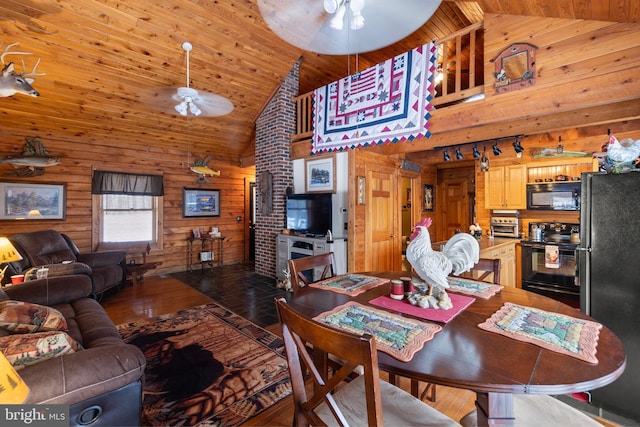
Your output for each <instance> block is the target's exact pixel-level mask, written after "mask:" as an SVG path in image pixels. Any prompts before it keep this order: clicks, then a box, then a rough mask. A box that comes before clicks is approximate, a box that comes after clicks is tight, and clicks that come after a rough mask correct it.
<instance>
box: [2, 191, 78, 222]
mask: <svg viewBox="0 0 640 427" xmlns="http://www.w3.org/2000/svg"><path fill="white" fill-rule="evenodd" d="M65 189H66V187H65V184H33V183H29V182H0V219H20V220H25V219H26V220H42V219H65V214H66V192H65Z"/></svg>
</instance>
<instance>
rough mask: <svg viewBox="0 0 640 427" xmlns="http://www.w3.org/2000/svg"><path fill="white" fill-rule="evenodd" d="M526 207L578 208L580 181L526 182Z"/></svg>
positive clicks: (534, 208)
mask: <svg viewBox="0 0 640 427" xmlns="http://www.w3.org/2000/svg"><path fill="white" fill-rule="evenodd" d="M527 209H532V210H545V211H578V210H580V181H568V182H541V183H537V184H527Z"/></svg>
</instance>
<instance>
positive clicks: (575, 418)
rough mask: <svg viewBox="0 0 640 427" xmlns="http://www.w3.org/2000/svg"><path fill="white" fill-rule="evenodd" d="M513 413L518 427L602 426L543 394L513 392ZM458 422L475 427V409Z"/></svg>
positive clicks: (580, 412) (576, 410) (569, 406)
mask: <svg viewBox="0 0 640 427" xmlns="http://www.w3.org/2000/svg"><path fill="white" fill-rule="evenodd" d="M513 413H514V416H515V418H516V425H517V426H518V427H521V426H522V427H538V426H545V427H602V424H601V423H599V422H598V421H596V420H595V419H593V418H592V417H590V416H589V415H587V414H585V413H584V412H582V411H580V410H578V409H576V408H574V407H573V406H571V405H569V404H567V403H564V402H562V401H561V400H559V399H557V398H555V397H553V396H547V395H544V394H514V395H513ZM460 424H462V425H463V426H464V427H476V426H477V425H478V413H477V412H476V410H474V411H471V412H469V413H468V414H467V415H465V416H464V417H462V419H461V420H460Z"/></svg>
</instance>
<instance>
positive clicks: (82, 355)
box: [20, 343, 146, 404]
mask: <svg viewBox="0 0 640 427" xmlns="http://www.w3.org/2000/svg"><path fill="white" fill-rule="evenodd" d="M145 366H146V360H145V357H144V354H143V353H142V351H140V349H139V348H138V347H136V346H134V345H131V344H124V343H123V344H118V345H111V346H100V347H95V348H89V349H85V350H81V351H78V352H76V353H71V354H65V355H64V356H61V357H56V358H53V359H50V360H46V361H44V362H41V363H37V364H35V365H32V366H27V367H25V368H23V369H21V370H20V376H21V377H22V379H23V380H24V381H25V382H26V383H27V385H28V386H29V389H30V392H29V397H28V399H27V402H25V403H50V404H55V403H59V404H65V403H66V404H70V403H75V402H80V401H83V400H86V399H89V398H92V397H95V396H99V395H101V394H104V393H107V392H110V391H113V390H117V389H119V388H120V387H123V386H125V385H127V384H131V383H133V382H135V381H138V380H140V379H141V378H142V377H143V375H144V369H145Z"/></svg>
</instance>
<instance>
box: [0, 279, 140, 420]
mask: <svg viewBox="0 0 640 427" xmlns="http://www.w3.org/2000/svg"><path fill="white" fill-rule="evenodd" d="M91 293H92V287H91V280H90V278H89V276H87V275H72V276H58V277H49V278H47V279H38V280H33V281H28V282H25V283H22V284H18V285H13V286H8V287H6V288H4V289H0V301H3V300H7V299H10V300H18V301H26V302H30V303H34V304H40V305H46V306H50V307H53V308H55V309H56V310H58V311H59V312H60V313H61V314H62V315H63V317H64V318H65V320H66V322H67V325H68V335H69V336H71V338H73V339H74V340H76V341H77V342H78V343H80V344H81V346H82V349H81V350H79V351H76V352H73V353H67V354H64V355H62V356H58V357H54V358H52V359H48V360H44V361H41V362H39V363H36V364H34V365H30V366H26V367H24V368H22V369H20V370H19V371H18V374H19V375H20V376H21V377H22V378H23V379H24V381H25V382H26V384H27V385H28V386H29V389H30V391H29V396H28V397H27V401H26V402H25V403H31V404H68V405H70V406H69V415H70V417H69V425H71V426H75V425H91V426H123V425H126V426H129V425H140V416H141V408H142V383H143V378H144V369H145V366H146V360H145V357H144V354H143V353H142V351H140V349H139V348H138V347H136V346H134V345H130V344H126V343H125V342H124V341H123V340H122V338H121V337H120V334H119V333H118V330H117V329H116V327H115V326H114V324H113V322H112V321H111V319H110V318H109V316H108V315H107V313H106V311H105V310H104V308H103V307H102V306H101V305H100V303H98V302H97V301H96V300H95V299H93V298H90V295H91ZM9 333H10V332H7V331H5V330H4V329H0V334H4V335H6V334H9Z"/></svg>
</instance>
